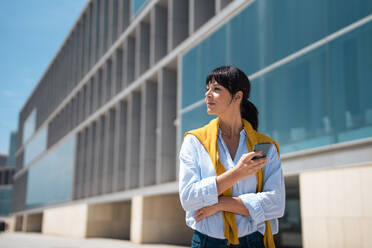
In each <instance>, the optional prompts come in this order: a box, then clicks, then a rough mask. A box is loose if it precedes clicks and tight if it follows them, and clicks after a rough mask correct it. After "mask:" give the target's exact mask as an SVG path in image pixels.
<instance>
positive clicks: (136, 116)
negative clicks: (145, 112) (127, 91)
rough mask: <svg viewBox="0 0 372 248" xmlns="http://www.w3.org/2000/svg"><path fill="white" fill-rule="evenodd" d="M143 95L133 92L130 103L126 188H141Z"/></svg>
mask: <svg viewBox="0 0 372 248" xmlns="http://www.w3.org/2000/svg"><path fill="white" fill-rule="evenodd" d="M140 117H141V93H140V92H137V91H133V92H132V94H131V95H130V96H129V101H128V117H127V120H128V126H127V144H130V146H126V156H125V157H126V160H125V188H126V189H131V188H136V187H138V186H139V169H138V167H139V157H140V155H139V150H140V149H139V145H140V126H141V118H140Z"/></svg>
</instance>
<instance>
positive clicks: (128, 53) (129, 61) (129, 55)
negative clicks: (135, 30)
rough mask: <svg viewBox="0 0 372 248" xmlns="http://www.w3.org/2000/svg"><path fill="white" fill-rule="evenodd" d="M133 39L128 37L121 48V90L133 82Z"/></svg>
mask: <svg viewBox="0 0 372 248" xmlns="http://www.w3.org/2000/svg"><path fill="white" fill-rule="evenodd" d="M134 51H135V39H134V38H133V37H130V36H128V37H127V40H126V41H125V42H124V48H123V88H124V87H127V86H128V85H129V84H130V83H131V82H133V80H134V67H135V65H134V60H135V59H134V57H135V56H134V54H135V52H134Z"/></svg>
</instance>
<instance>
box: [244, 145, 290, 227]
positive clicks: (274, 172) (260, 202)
mask: <svg viewBox="0 0 372 248" xmlns="http://www.w3.org/2000/svg"><path fill="white" fill-rule="evenodd" d="M263 183H264V184H263V190H262V192H260V193H247V194H242V195H240V196H239V198H240V199H241V200H242V201H243V203H244V205H245V207H246V208H247V209H248V211H249V213H250V216H251V218H252V220H253V221H254V222H256V223H261V222H264V221H266V220H271V219H277V218H280V217H282V216H283V215H284V209H285V185H284V177H283V171H282V166H281V161H280V159H279V156H278V152H277V150H276V147H275V146H272V148H271V152H270V155H269V161H268V163H267V164H266V165H265V167H264V182H263Z"/></svg>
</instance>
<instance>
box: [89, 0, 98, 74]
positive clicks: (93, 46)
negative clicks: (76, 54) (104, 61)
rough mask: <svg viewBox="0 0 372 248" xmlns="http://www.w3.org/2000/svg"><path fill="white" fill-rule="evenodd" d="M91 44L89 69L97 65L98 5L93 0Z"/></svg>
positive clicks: (91, 6) (91, 5)
mask: <svg viewBox="0 0 372 248" xmlns="http://www.w3.org/2000/svg"><path fill="white" fill-rule="evenodd" d="M89 11H90V37H89V39H90V44H89V69H90V68H92V67H93V65H94V64H95V59H96V57H95V55H96V52H95V51H96V36H97V34H96V32H97V3H96V1H95V0H92V1H91V3H90V8H89Z"/></svg>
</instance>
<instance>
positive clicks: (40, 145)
mask: <svg viewBox="0 0 372 248" xmlns="http://www.w3.org/2000/svg"><path fill="white" fill-rule="evenodd" d="M47 135H48V126H45V127H44V128H42V129H40V131H39V132H38V133H37V135H36V136H35V137H33V139H32V140H31V141H30V143H28V144H27V145H26V147H25V158H24V166H27V165H28V164H29V163H30V162H32V160H34V159H35V158H36V157H37V156H39V155H40V154H41V153H43V152H44V151H45V150H46V142H47Z"/></svg>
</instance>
